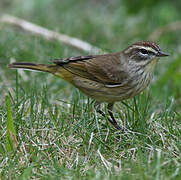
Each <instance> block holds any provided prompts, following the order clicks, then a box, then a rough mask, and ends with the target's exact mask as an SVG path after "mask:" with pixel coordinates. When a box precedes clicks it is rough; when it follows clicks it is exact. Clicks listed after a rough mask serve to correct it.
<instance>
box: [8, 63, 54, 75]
mask: <svg viewBox="0 0 181 180" xmlns="http://www.w3.org/2000/svg"><path fill="white" fill-rule="evenodd" d="M55 67H56V65H48V64H47V65H46V64H35V63H27V62H15V63H12V64H8V68H15V69H16V68H18V69H19V68H20V69H27V70H35V71H44V72H50V73H54V72H55V70H56V68H55Z"/></svg>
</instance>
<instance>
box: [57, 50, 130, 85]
mask: <svg viewBox="0 0 181 180" xmlns="http://www.w3.org/2000/svg"><path fill="white" fill-rule="evenodd" d="M54 63H55V64H57V65H60V66H63V67H64V68H65V69H66V70H68V71H70V72H72V73H73V74H76V75H78V76H81V77H84V78H86V79H90V80H94V81H97V82H101V83H103V84H119V83H121V82H122V79H123V78H125V76H126V75H127V74H126V72H125V71H124V69H123V65H122V64H121V61H120V53H114V54H106V55H95V56H78V57H73V58H68V59H63V60H54Z"/></svg>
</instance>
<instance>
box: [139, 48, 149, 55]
mask: <svg viewBox="0 0 181 180" xmlns="http://www.w3.org/2000/svg"><path fill="white" fill-rule="evenodd" d="M140 52H141V53H142V54H148V51H147V50H146V49H140Z"/></svg>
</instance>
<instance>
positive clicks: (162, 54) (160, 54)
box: [156, 51, 169, 57]
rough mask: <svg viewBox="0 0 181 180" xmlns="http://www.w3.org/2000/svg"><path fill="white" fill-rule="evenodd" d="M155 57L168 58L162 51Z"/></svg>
mask: <svg viewBox="0 0 181 180" xmlns="http://www.w3.org/2000/svg"><path fill="white" fill-rule="evenodd" d="M156 56H157V57H164V56H169V54H167V53H164V52H162V51H159V52H158V54H157V55H156Z"/></svg>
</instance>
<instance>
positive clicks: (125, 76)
mask: <svg viewBox="0 0 181 180" xmlns="http://www.w3.org/2000/svg"><path fill="white" fill-rule="evenodd" d="M166 56H169V55H168V54H167V53H165V52H163V51H161V49H160V47H159V46H158V45H157V44H156V43H154V42H150V41H139V42H135V43H133V44H131V45H130V46H128V47H127V48H125V49H124V50H122V51H120V52H115V53H109V54H102V55H87V56H76V57H70V58H65V59H54V60H53V61H52V62H53V64H36V63H30V62H14V63H11V64H9V65H8V67H9V68H22V69H26V70H37V71H43V72H48V73H51V74H53V75H55V76H58V77H60V78H61V79H64V80H65V81H67V82H69V83H71V84H72V85H73V86H75V87H76V88H78V89H79V90H80V91H82V92H83V93H84V94H85V95H87V96H88V97H90V98H92V99H94V100H95V101H96V102H95V105H94V107H95V109H96V111H97V112H98V113H100V114H101V115H102V116H103V117H106V115H105V113H104V112H103V111H102V110H101V104H102V103H107V104H108V105H107V110H108V114H109V117H108V120H109V122H110V123H111V124H112V125H113V126H114V127H115V128H116V129H117V130H122V128H121V127H120V126H119V125H118V123H117V121H116V119H115V118H114V115H113V106H114V103H115V102H118V101H123V100H126V99H129V98H132V97H134V96H136V95H138V94H140V93H141V92H142V91H143V90H144V89H145V88H146V87H147V86H148V85H149V84H150V81H151V79H152V77H153V72H154V69H155V65H156V64H157V62H158V60H159V59H160V57H166Z"/></svg>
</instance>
